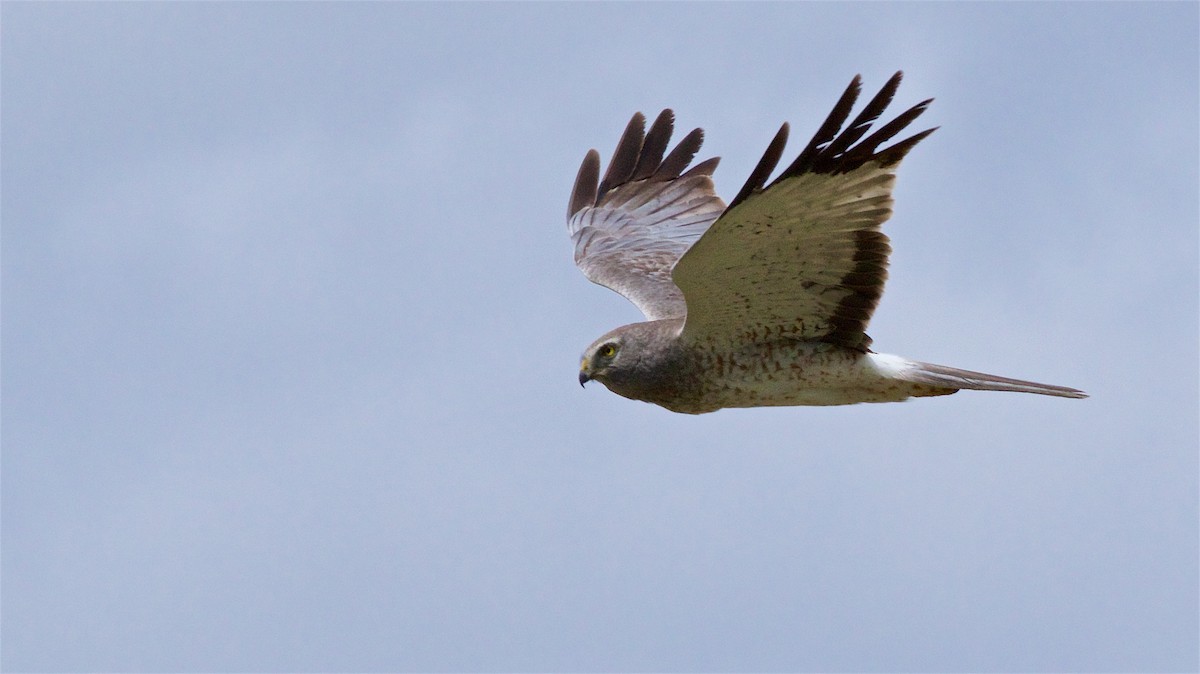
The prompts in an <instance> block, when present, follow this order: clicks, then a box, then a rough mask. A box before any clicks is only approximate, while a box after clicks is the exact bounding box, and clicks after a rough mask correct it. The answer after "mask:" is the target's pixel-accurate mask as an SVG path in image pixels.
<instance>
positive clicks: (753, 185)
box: [729, 122, 789, 208]
mask: <svg viewBox="0 0 1200 674" xmlns="http://www.w3.org/2000/svg"><path fill="white" fill-rule="evenodd" d="M788 128H789V127H788V123H787V122H784V123H783V125H782V126H780V127H779V131H776V132H775V137H774V138H772V139H771V144H770V145H768V146H767V151H766V152H764V153H763V156H762V159H759V160H758V165H757V166H755V167H754V170H753V171H751V172H750V177H749V178H748V179H747V180H746V184H745V185H742V189H741V191H740V192H738V193H737V196H736V197H734V198H733V201H731V202H729V208H733V207H734V206H737V205H738V204H740V203H741V202H743V201H745V200H746V197H749V196H750V195H751V194H753V193H754V192H755V191H756V190H761V189H762V188H763V185H766V184H767V178H770V177H771V172H772V171H774V170H775V167H776V166H777V165H778V164H779V158H780V157H782V156H783V148H784V147H785V146H786V145H787V138H788Z"/></svg>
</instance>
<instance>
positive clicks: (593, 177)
mask: <svg viewBox="0 0 1200 674" xmlns="http://www.w3.org/2000/svg"><path fill="white" fill-rule="evenodd" d="M599 180H600V153H599V152H596V151H595V150H594V149H593V150H588V152H587V154H586V155H584V157H583V163H582V164H580V165H579V172H578V173H576V174H575V187H573V188H572V189H571V201H570V202H569V203H568V204H567V219H568V220H570V219H571V217H572V216H573V215H575V214H576V213H578V212H579V211H581V210H583V209H584V208H586V207H588V206H591V205H593V204H595V203H596V185H597V181H599Z"/></svg>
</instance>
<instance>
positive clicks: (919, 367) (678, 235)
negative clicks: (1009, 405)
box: [567, 72, 1087, 414]
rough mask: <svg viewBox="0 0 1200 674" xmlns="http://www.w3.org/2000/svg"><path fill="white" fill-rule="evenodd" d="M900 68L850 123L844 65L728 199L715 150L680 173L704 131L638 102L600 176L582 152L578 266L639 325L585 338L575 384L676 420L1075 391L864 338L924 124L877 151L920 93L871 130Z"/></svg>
mask: <svg viewBox="0 0 1200 674" xmlns="http://www.w3.org/2000/svg"><path fill="white" fill-rule="evenodd" d="M901 76H902V73H899V72H898V73H896V74H895V75H893V76H892V78H891V79H889V80H888V82H887V84H885V85H884V87H883V89H882V90H881V91H880V92H879V93H878V94H876V95H875V97H874V98H872V99H871V100H870V102H868V103H867V104H866V106H865V107H864V108H863V109H862V111H861V112H860V113H859V114H858V115H857V116H856V117H855V118H854V119H853V120H852V121H850V123H849V124H848V125H846V120H847V119H849V116H850V112H851V110H852V109H853V107H854V104H855V101H856V100H857V99H858V96H859V93H860V92H861V90H862V84H861V78H860V77H857V76H856V77H855V78H854V80H853V81H851V82H850V86H849V87H848V88H847V89H846V91H845V93H843V94H842V97H841V98H840V99H839V100H838V102H837V104H836V105H835V106H834V108H833V111H832V112H830V113H829V117H828V118H827V119H826V120H825V122H824V123H823V124H822V125H821V126H820V128H819V129H818V130H817V132H816V134H815V135H814V136H813V138H812V140H811V141H809V143H808V145H806V146H805V147H804V149H803V150H802V151H801V152H800V154H799V156H797V157H796V158H795V159H794V160H793V161H792V162H791V163H790V164H788V165H787V167H786V168H785V169H783V171H782V172H781V173H779V175H778V176H776V177H775V179H774V180H772V181H771V182H770V183H768V182H767V179H768V178H769V177H770V176H771V174H772V173H773V172H774V170H775V167H776V165H777V164H778V163H779V160H780V158H781V157H782V156H783V151H784V146H785V145H786V143H787V136H788V125H787V124H786V123H785V124H784V125H783V126H782V127H781V128H780V129H779V132H778V133H777V134H775V138H774V140H772V141H771V143H770V145H769V146H768V147H767V150H766V152H765V153H764V154H763V157H762V159H761V160H760V161H759V162H758V165H757V166H756V167H755V168H754V170H753V171H752V172H751V173H750V178H749V179H748V180H747V181H746V184H745V185H744V186H743V187H742V189H741V191H739V192H738V193H737V195H736V196H735V197H734V198H733V200H732V201H731V202H729V204H728V205H726V204H725V202H723V201H722V200H721V198H720V197H718V196H717V195H716V192H715V191H714V187H713V181H712V174H713V171H714V169H716V167H717V162H718V158H717V157H713V158H711V159H707V160H705V161H702V162H700V163H698V164H696V165H694V166H691V167H690V168H689V165H690V164H691V162H692V159H693V157H694V156H695V155H696V152H697V151H699V149H700V145H701V143H702V142H703V139H704V133H703V131H701V130H700V129H695V130H693V131H692V132H691V133H689V134H687V135H686V136H684V137H683V140H681V141H679V143H678V144H677V145H676V146H675V147H674V149H672V150H671V151H670V152H667V148H668V146H669V144H670V140H671V134H672V131H673V129H674V119H675V118H674V113H672V112H671V111H670V110H663V111H662V113H661V114H659V115H658V117H657V118H656V119H655V120H654V123H653V124H651V125H650V129H649V131H647V130H646V118H645V117H643V116H642V114H641V113H637V114H635V115H634V116H633V119H631V120H630V121H629V125H628V126H627V127H626V128H625V132H624V134H622V136H621V139H620V141H618V143H617V148H616V151H615V152H614V153H613V156H612V159H611V160H610V162H609V165H608V170H607V171H605V173H604V176H603V178H601V177H600V155H599V154H598V153H597V152H596V151H595V150H590V151H589V152H588V153H587V156H586V157H584V160H583V165H582V166H580V168H579V174H578V175H577V177H576V178H575V187H574V189H573V190H572V192H571V200H570V204H569V205H568V208H567V223H568V229H569V231H570V233H571V238H572V241H573V242H574V244H575V264H576V265H577V266H578V267H579V268H580V269H581V270H582V271H583V273H584V275H585V276H587V278H588V279H590V280H591V281H593V282H595V283H598V284H600V285H602V286H605V287H608V288H611V289H612V290H614V291H616V292H618V293H620V294H621V295H623V296H624V297H625V298H627V299H628V300H629V301H631V302H633V303H634V304H635V305H636V306H637V307H638V309H640V310H641V311H642V313H643V314H645V316H646V320H645V321H643V322H640V323H633V324H631V325H625V326H622V327H619V328H617V329H615V330H612V331H611V332H609V333H608V334H605V335H604V336H602V337H600V338H599V339H597V340H596V341H595V342H593V343H592V344H591V346H589V347H588V348H587V350H586V351H584V353H583V361H582V363H581V364H580V369H579V383H580V384H584V383H586V382H588V381H590V380H596V381H598V382H601V383H603V384H604V385H605V386H607V387H608V388H609V390H611V391H613V392H614V393H617V394H618V395H621V396H624V397H626V398H631V399H633V400H642V401H645V402H650V403H654V404H656V405H661V406H662V407H665V408H666V409H668V410H671V411H673V412H683V413H688V414H703V413H706V412H713V411H716V410H719V409H722V408H726V407H760V406H773V405H847V404H851V403H861V402H896V401H901V400H905V399H907V398H910V397H920V396H940V395H947V394H950V393H955V392H956V391H959V390H961V389H974V390H980V391H1017V392H1022V393H1039V394H1042V395H1050V396H1060V397H1064V398H1086V397H1087V395H1086V394H1085V393H1083V392H1082V391H1079V390H1077V389H1073V388H1067V387H1065V386H1054V385H1050V384H1038V383H1035V382H1031V381H1022V380H1019V379H1009V378H1007V377H999V376H996V375H991V374H984V373H981V372H971V371H968V370H960V369H958V368H953V367H946V366H944V365H933V364H930V363H923V362H920V361H915V360H909V359H907V358H902V357H900V356H892V355H887V354H881V353H876V352H874V351H872V350H871V348H870V347H871V338H870V337H868V336H867V334H866V332H865V330H866V327H867V323H868V321H870V319H871V314H872V313H873V312H874V310H875V307H876V305H877V304H878V303H879V298H880V297H881V296H882V295H883V284H884V281H885V280H886V278H887V265H888V255H889V254H890V253H891V246H890V245H889V243H888V237H887V236H886V235H885V234H883V233H882V232H881V231H880V225H882V224H883V223H884V222H885V221H886V220H887V219H888V217H890V216H891V214H892V187H893V185H894V184H895V182H896V168H897V167H898V166H899V165H900V161H901V160H902V159H903V158H904V156H905V155H906V154H908V152H909V150H911V149H912V148H913V147H914V146H915V145H916V144H917V143H918V142H920V141H921V140H922V139H924V138H925V137H926V136H928V135H929V134H931V133H933V131H934V130H935V129H927V130H925V131H921V132H919V133H916V134H914V135H912V136H909V137H908V138H906V139H904V140H900V141H897V142H894V143H892V144H890V145H888V143H889V141H892V139H893V138H894V137H895V136H896V135H897V134H899V133H901V132H902V131H903V130H904V129H905V128H906V127H908V125H909V124H911V123H912V122H913V120H915V119H916V118H917V117H919V116H920V115H921V113H923V112H924V111H925V109H926V108H927V107H928V105H929V103H930V102H931V101H932V99H930V100H926V101H922V102H921V103H918V104H917V105H915V106H913V107H912V108H909V109H908V110H906V111H904V112H903V113H901V114H900V115H899V116H897V117H896V118H895V119H893V120H892V121H890V122H888V123H886V124H883V125H882V126H879V127H877V128H875V129H872V125H873V124H874V123H875V122H876V120H877V119H878V118H879V117H880V115H881V114H882V113H883V111H884V109H885V108H886V107H887V106H888V104H889V103H890V102H891V100H892V97H893V96H894V95H895V93H896V89H897V87H899V85H900V79H901ZM843 127H844V128H843ZM868 133H869V135H868ZM885 146H886V147H885Z"/></svg>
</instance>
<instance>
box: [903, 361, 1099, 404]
mask: <svg viewBox="0 0 1200 674" xmlns="http://www.w3.org/2000/svg"><path fill="white" fill-rule="evenodd" d="M910 363H911V365H912V367H906V368H903V369H902V370H901V371H899V372H897V373H895V375H894V376H895V377H896V378H897V379H901V380H904V381H910V382H913V383H916V384H928V385H930V386H942V387H946V388H955V389H972V390H975V391H1015V392H1017V393H1037V394H1039V395H1044V396H1058V397H1060V398H1086V397H1088V395H1087V394H1086V393H1084V392H1083V391H1080V390H1079V389H1073V388H1070V387H1067V386H1055V385H1053V384H1039V383H1037V382H1033V381H1024V380H1021V379H1009V378H1008V377H998V376H996V375H994V374H984V373H983V372H972V371H970V370H960V369H958V368H955V367H946V366H945V365H934V364H932V363H921V362H912V361H910Z"/></svg>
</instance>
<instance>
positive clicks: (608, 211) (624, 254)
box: [567, 110, 725, 320]
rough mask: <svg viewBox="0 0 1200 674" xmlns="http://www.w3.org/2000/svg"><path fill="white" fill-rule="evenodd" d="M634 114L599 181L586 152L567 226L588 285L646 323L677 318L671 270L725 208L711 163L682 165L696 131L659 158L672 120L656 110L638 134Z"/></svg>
mask: <svg viewBox="0 0 1200 674" xmlns="http://www.w3.org/2000/svg"><path fill="white" fill-rule="evenodd" d="M645 126H646V118H645V117H643V116H642V114H641V113H640V112H639V113H637V114H635V115H634V116H633V119H631V120H630V121H629V125H628V126H627V127H625V133H624V134H623V135H622V136H621V140H620V142H618V143H617V149H616V151H615V152H614V153H613V157H612V160H611V161H610V162H609V165H608V171H607V172H606V173H605V174H604V178H603V180H600V179H599V176H600V155H599V154H598V153H597V152H596V151H595V150H591V151H589V152H588V153H587V156H586V157H584V160H583V165H582V166H580V167H579V175H578V176H577V177H576V178H575V188H574V190H572V192H571V202H570V204H569V206H568V207H567V226H568V228H569V230H570V232H571V238H572V240H573V241H574V243H575V264H576V265H577V266H578V267H579V268H580V269H581V270H582V271H583V273H584V275H585V276H587V277H588V278H589V279H590V280H591V281H593V282H594V283H598V284H600V285H602V286H605V287H607V288H611V289H612V290H615V291H616V292H618V293H620V294H621V295H624V296H625V298H627V299H628V300H629V301H631V302H633V303H634V304H635V305H637V308H638V309H641V311H642V313H643V314H645V315H646V318H647V319H649V320H655V319H659V318H672V317H679V316H683V314H684V311H685V310H686V306H685V304H684V301H683V294H682V293H681V292H680V291H679V288H678V287H676V285H675V283H674V282H673V281H672V280H671V268H672V267H673V266H675V262H676V260H678V259H679V256H680V255H682V254H683V253H684V251H686V250H687V249H688V246H690V245H692V243H693V242H694V241H696V239H698V238H700V235H701V234H703V233H704V230H706V229H708V226H709V225H710V224H712V222H713V220H716V219H717V216H718V215H720V214H721V211H723V210H725V203H724V202H723V201H721V199H720V197H718V196H717V195H716V193H715V192H714V191H713V182H712V172H713V169H715V168H716V167H717V161H718V158H716V157H713V158H712V159H708V160H706V161H703V162H700V163H699V164H697V165H695V166H693V167H692V168H691V169H690V170H686V172H685V169H687V168H688V164H690V163H691V161H692V158H693V157H694V156H695V155H696V152H697V151H698V150H699V149H700V144H701V143H702V142H703V140H704V132H703V131H701V130H700V129H695V130H693V131H692V132H691V133H689V134H688V135H687V136H685V137H684V139H683V140H681V141H680V142H679V144H678V145H676V146H675V149H673V150H671V152H670V153H669V154H666V157H665V158H664V156H663V155H664V153H665V152H666V149H667V145H668V143H669V142H670V140H671V132H672V130H673V128H674V126H675V116H674V114H673V113H672V112H671V111H670V110H663V111H662V113H661V114H659V116H658V118H657V119H655V120H654V124H653V125H651V127H650V131H649V133H647V132H646V131H645Z"/></svg>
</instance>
